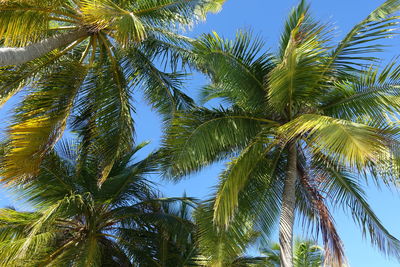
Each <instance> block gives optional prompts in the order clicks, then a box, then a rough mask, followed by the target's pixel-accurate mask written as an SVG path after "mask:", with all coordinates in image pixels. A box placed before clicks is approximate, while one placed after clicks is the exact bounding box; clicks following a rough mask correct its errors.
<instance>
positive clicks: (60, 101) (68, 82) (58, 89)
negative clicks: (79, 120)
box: [2, 61, 86, 182]
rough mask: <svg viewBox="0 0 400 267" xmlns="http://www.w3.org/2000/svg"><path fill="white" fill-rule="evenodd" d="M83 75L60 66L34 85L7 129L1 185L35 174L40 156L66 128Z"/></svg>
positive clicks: (79, 69)
mask: <svg viewBox="0 0 400 267" xmlns="http://www.w3.org/2000/svg"><path fill="white" fill-rule="evenodd" d="M85 73H86V68H85V67H84V66H82V65H81V64H79V63H76V62H73V61H70V62H64V63H63V64H61V65H60V66H59V67H58V68H57V69H55V70H52V71H51V72H49V73H47V75H46V76H42V77H41V79H40V80H39V81H38V82H37V83H35V85H34V86H35V87H34V88H32V89H33V92H32V93H31V94H30V95H28V96H27V97H26V99H25V100H24V101H23V103H22V105H21V106H20V107H19V108H18V115H17V116H16V118H15V122H14V124H13V125H12V126H10V129H9V134H10V140H11V141H10V142H9V151H8V152H7V154H6V156H5V159H4V164H5V166H4V169H3V173H2V175H3V181H5V182H12V181H15V179H17V180H18V179H21V180H23V179H24V178H29V177H32V175H34V174H35V173H37V171H38V167H39V165H40V163H41V161H42V159H43V157H44V155H45V154H46V153H47V152H48V151H49V149H51V148H52V146H53V145H54V144H55V143H56V142H57V140H58V139H59V138H60V137H61V135H62V133H63V131H64V129H65V127H66V120H67V118H68V115H69V113H70V111H71V109H72V106H73V103H74V100H75V97H76V95H77V93H78V89H79V87H80V86H81V84H82V82H83V78H84V76H85ZM77 74H78V75H77ZM38 105H39V106H40V107H41V108H39V109H38V108H37V107H38Z"/></svg>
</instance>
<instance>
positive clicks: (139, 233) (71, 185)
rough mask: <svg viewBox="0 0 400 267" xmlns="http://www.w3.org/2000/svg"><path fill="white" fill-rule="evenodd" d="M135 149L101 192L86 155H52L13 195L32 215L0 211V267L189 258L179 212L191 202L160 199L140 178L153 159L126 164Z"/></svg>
mask: <svg viewBox="0 0 400 267" xmlns="http://www.w3.org/2000/svg"><path fill="white" fill-rule="evenodd" d="M140 148H141V146H137V147H134V148H133V149H132V151H131V153H130V154H128V155H126V156H125V157H122V158H120V159H119V160H118V161H116V163H115V164H114V166H113V168H112V170H111V171H110V174H109V177H107V178H108V179H107V180H106V181H105V182H104V183H103V184H102V186H101V187H100V186H99V183H98V176H97V172H98V170H99V167H98V163H99V162H98V158H97V157H96V156H95V155H94V154H91V153H87V154H82V153H81V152H82V151H80V149H76V147H75V146H69V145H63V146H60V147H59V149H57V150H56V151H52V153H50V154H49V155H48V156H47V157H46V158H45V160H44V161H43V163H42V165H41V167H40V172H39V174H38V175H37V177H35V178H36V179H34V180H33V181H32V182H30V183H27V184H24V185H23V186H22V187H21V188H19V189H18V190H19V191H20V195H21V197H23V198H24V199H26V200H27V202H28V203H29V204H30V206H31V207H32V209H33V211H29V212H28V211H26V212H20V211H16V210H13V209H9V208H3V209H0V247H1V249H0V255H1V256H0V265H1V266H7V265H9V266H10V265H12V266H179V265H174V264H172V262H174V263H179V262H180V261H183V260H184V259H185V258H190V257H191V251H192V246H193V245H192V244H193V242H189V241H190V236H191V234H192V233H193V229H194V224H193V223H192V222H191V221H190V220H188V218H187V214H186V213H185V212H184V211H185V210H187V209H186V208H185V205H192V204H191V203H192V200H191V199H189V198H186V197H185V198H160V197H159V195H158V193H156V192H155V190H154V189H153V188H152V187H151V185H150V183H149V181H147V180H146V178H145V176H146V175H148V174H150V173H152V172H154V171H155V170H156V166H157V160H156V156H155V155H154V154H151V155H150V156H149V157H147V158H145V159H143V160H135V161H133V158H132V157H133V156H135V155H136V152H137V151H138V150H139V149H140ZM176 202H181V203H183V204H182V207H181V208H180V209H179V208H177V205H175V204H174V203H176ZM186 203H187V204H186ZM181 211H182V212H181ZM188 242H189V244H188ZM182 266H184V265H182Z"/></svg>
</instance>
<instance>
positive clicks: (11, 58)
mask: <svg viewBox="0 0 400 267" xmlns="http://www.w3.org/2000/svg"><path fill="white" fill-rule="evenodd" d="M85 35H88V33H87V31H86V30H85V29H79V30H76V31H71V32H68V33H64V34H59V35H56V36H52V37H49V38H47V39H44V40H42V41H40V42H38V43H33V44H30V45H28V46H25V47H3V48H0V67H1V66H10V65H21V64H24V63H26V62H28V61H31V60H33V59H35V58H38V57H41V56H44V55H45V54H47V53H49V52H51V51H53V50H54V49H57V48H60V47H63V46H67V45H68V44H70V43H72V42H73V41H76V40H78V39H79V38H82V37H84V36H85Z"/></svg>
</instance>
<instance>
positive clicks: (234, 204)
mask: <svg viewBox="0 0 400 267" xmlns="http://www.w3.org/2000/svg"><path fill="white" fill-rule="evenodd" d="M399 6H400V2H399V1H386V2H384V3H383V4H382V5H381V6H380V7H378V8H377V9H376V10H375V11H373V12H372V13H371V14H370V15H369V16H368V17H367V18H366V19H365V20H363V21H361V22H360V23H359V24H357V25H356V26H355V27H354V28H353V29H351V31H350V32H349V33H348V34H347V35H345V37H344V38H343V40H341V41H340V42H339V43H335V41H334V40H333V39H332V36H333V31H334V28H332V27H330V25H329V24H322V23H320V22H318V21H316V20H315V19H313V18H312V16H311V15H310V11H309V7H308V6H307V5H306V3H305V1H301V2H300V4H299V5H298V6H297V7H296V8H295V9H294V10H293V11H292V12H291V14H290V16H289V18H288V19H287V21H286V24H285V27H284V29H283V33H282V35H281V39H280V44H279V47H278V51H277V52H276V53H271V52H269V50H266V49H264V44H263V42H262V41H261V40H260V39H259V38H255V39H253V38H252V37H251V34H249V33H245V32H239V33H238V34H237V36H236V39H235V40H233V41H230V40H226V39H223V38H221V37H219V36H218V34H217V33H213V34H207V35H204V36H203V37H202V38H200V39H199V40H198V42H197V43H196V44H195V45H194V46H195V47H194V50H193V51H194V52H193V53H194V56H193V58H192V60H193V62H194V65H196V67H197V68H198V69H200V70H202V71H203V72H204V73H205V74H207V75H208V76H209V77H210V79H211V83H210V84H209V85H208V86H206V87H205V88H204V90H203V93H202V95H203V99H204V101H207V100H210V99H216V98H218V99H222V101H224V103H223V104H224V105H223V106H222V107H219V108H214V109H207V108H194V109H192V110H189V111H182V112H180V113H179V114H178V115H177V116H176V117H175V118H174V120H173V121H172V124H171V126H169V127H168V129H167V131H166V136H165V139H164V149H165V156H166V158H165V168H166V170H167V172H168V173H169V175H170V176H171V177H172V178H174V179H179V178H180V177H182V176H186V175H188V174H190V173H192V172H194V171H199V170H200V169H201V168H202V167H204V166H206V165H208V164H211V163H213V162H216V161H221V160H227V159H228V160H229V163H228V165H227V168H226V170H225V171H224V172H223V173H222V175H221V179H220V185H219V189H218V193H217V196H216V200H215V204H214V207H213V210H214V216H213V221H214V223H215V224H216V225H219V226H220V227H227V226H228V225H229V224H230V221H231V220H232V219H233V218H235V216H237V213H249V214H256V215H257V216H258V217H259V220H258V221H259V223H258V227H259V228H260V229H263V230H264V231H265V232H267V233H269V232H270V231H271V230H272V229H273V228H274V227H275V225H276V224H277V222H278V218H280V219H279V242H280V250H281V253H280V255H281V264H282V266H284V267H291V266H293V257H292V251H293V245H292V244H293V241H292V240H293V225H294V220H295V217H296V216H297V215H296V212H297V214H298V215H300V216H302V218H304V220H303V221H304V223H305V224H306V225H314V226H315V229H316V228H318V229H319V231H318V232H320V233H321V234H322V240H323V241H324V244H325V250H326V251H329V255H331V256H332V261H333V260H336V261H337V262H338V263H339V264H340V263H341V262H343V259H344V252H343V249H342V243H341V241H340V238H339V235H338V233H337V231H336V229H335V224H334V219H333V217H332V215H331V213H330V209H329V207H342V208H344V209H345V210H348V211H349V212H350V213H351V214H352V217H353V219H354V220H355V221H356V222H357V223H358V224H359V225H360V226H361V228H362V230H363V232H364V233H365V234H366V233H368V234H369V237H370V239H371V242H372V243H373V244H374V245H376V246H377V247H378V248H379V249H380V250H381V251H383V252H386V253H388V254H390V255H394V256H397V257H399V256H400V254H399V253H400V243H399V241H398V240H397V239H396V238H394V237H393V236H392V235H390V233H389V232H388V231H387V229H385V228H384V226H383V225H382V224H381V222H380V221H379V219H378V218H377V217H376V215H375V214H374V213H373V211H372V210H371V207H370V206H369V205H368V202H367V201H366V199H365V196H364V191H363V189H362V185H361V182H362V181H363V179H367V180H371V179H372V180H373V181H375V182H376V183H377V184H380V183H382V182H383V183H386V184H390V183H391V182H393V181H394V180H395V179H396V177H398V175H399V168H398V160H399V158H398V155H399V145H398V144H399V143H398V141H399V139H398V131H399V127H398V123H397V121H396V118H397V114H398V112H399V111H400V102H399V96H400V93H399V85H400V76H399V74H400V67H399V66H398V65H397V64H396V63H395V62H392V63H390V64H388V65H387V66H385V67H382V66H380V65H379V62H380V60H379V58H377V53H378V52H380V51H382V48H383V46H382V45H381V44H380V43H379V41H382V40H383V39H385V38H390V37H392V36H393V34H395V33H396V31H397V30H398V28H397V20H398V18H397V17H396V16H394V15H393V14H394V13H395V12H396V11H398V10H399ZM328 203H331V204H332V205H328Z"/></svg>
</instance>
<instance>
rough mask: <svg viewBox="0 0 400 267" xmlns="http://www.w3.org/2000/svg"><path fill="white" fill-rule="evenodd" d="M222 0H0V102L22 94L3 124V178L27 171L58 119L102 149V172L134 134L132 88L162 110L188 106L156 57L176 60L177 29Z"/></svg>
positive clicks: (55, 134)
mask: <svg viewBox="0 0 400 267" xmlns="http://www.w3.org/2000/svg"><path fill="white" fill-rule="evenodd" d="M222 3H223V0H140V1H121V0H94V1H92V0H5V1H0V66H3V67H0V106H1V105H2V104H3V103H5V102H6V101H7V100H8V99H10V97H12V96H14V95H15V94H16V93H18V92H20V91H21V90H23V93H21V94H22V95H23V96H26V97H25V99H24V100H23V101H22V103H21V105H20V107H19V108H18V109H17V112H16V117H15V118H14V119H13V121H12V125H11V126H10V129H9V135H10V140H11V142H10V149H9V151H8V155H7V156H6V157H5V158H4V162H3V163H2V164H3V165H5V166H7V168H6V171H5V172H4V173H3V174H2V176H3V180H5V181H12V180H13V179H16V177H18V179H23V178H24V177H25V178H29V177H31V176H33V175H35V172H36V171H37V167H38V165H39V164H40V162H41V160H42V158H43V156H44V155H45V154H46V152H48V151H49V149H50V148H51V147H52V146H53V145H54V143H55V142H57V140H58V139H59V137H60V136H61V135H62V133H63V131H64V129H65V127H66V124H67V122H71V124H70V127H71V128H73V129H74V130H79V131H81V132H84V133H85V134H86V136H87V144H89V143H90V144H91V145H92V146H96V147H97V148H98V149H99V150H102V152H101V153H102V154H103V155H104V161H103V163H99V164H101V165H102V167H103V171H102V172H101V173H99V175H100V176H102V177H103V178H104V177H106V176H107V173H108V171H109V170H110V169H111V167H112V164H113V161H112V159H114V158H115V157H118V155H119V154H121V155H122V154H124V153H126V152H127V151H129V149H130V146H131V145H132V142H133V141H132V136H133V126H132V119H131V113H132V112H133V110H134V109H133V108H132V107H131V103H130V97H131V96H132V92H133V90H134V89H136V88H140V89H143V92H144V96H145V97H146V99H147V100H148V102H149V103H150V104H151V105H152V106H153V107H154V108H155V109H156V110H158V111H159V112H161V113H162V114H165V115H167V116H169V115H171V114H172V113H173V112H174V110H175V109H180V108H183V107H185V106H188V105H191V103H192V100H191V99H190V98H189V97H187V96H186V95H185V94H183V93H182V92H181V91H180V87H181V83H182V79H181V78H182V74H180V73H176V72H175V73H169V72H165V71H163V70H160V69H159V68H158V67H157V66H158V65H157V64H158V63H159V62H160V61H163V59H164V61H165V62H167V63H168V64H169V65H171V67H173V68H175V67H176V66H177V64H178V62H181V63H182V61H181V60H180V59H182V58H183V60H184V57H185V51H184V49H182V48H183V47H186V46H187V45H188V42H189V39H188V38H185V37H183V36H181V35H180V34H179V29H182V28H183V27H189V26H192V25H193V23H195V22H197V21H199V20H203V19H205V15H206V13H207V12H209V11H218V10H219V9H220V7H221V5H222ZM174 70H176V69H174ZM70 115H72V116H70ZM71 117H72V119H70V118H71ZM27 140H29V141H27ZM114 147H118V148H119V149H116V150H114V149H113V148H114ZM106 164H107V165H106Z"/></svg>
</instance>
